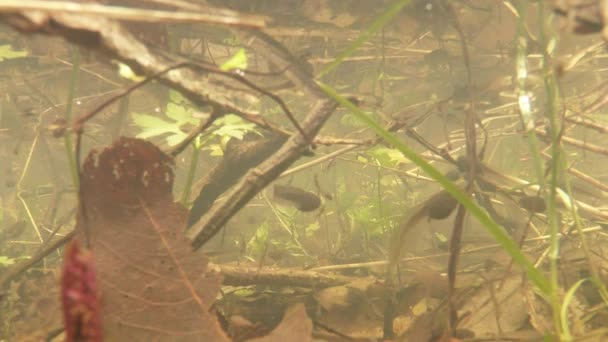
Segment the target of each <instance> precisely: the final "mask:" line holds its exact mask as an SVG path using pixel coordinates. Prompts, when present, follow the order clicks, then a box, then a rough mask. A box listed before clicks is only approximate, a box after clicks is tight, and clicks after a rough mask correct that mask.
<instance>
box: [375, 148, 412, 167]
mask: <svg viewBox="0 0 608 342" xmlns="http://www.w3.org/2000/svg"><path fill="white" fill-rule="evenodd" d="M367 154H369V155H371V156H373V157H374V158H376V160H378V162H380V165H383V166H396V165H398V164H408V163H410V161H409V160H408V159H407V158H405V156H404V155H403V153H401V152H399V150H397V149H395V148H388V147H384V146H378V147H375V148H372V149H370V150H369V151H367Z"/></svg>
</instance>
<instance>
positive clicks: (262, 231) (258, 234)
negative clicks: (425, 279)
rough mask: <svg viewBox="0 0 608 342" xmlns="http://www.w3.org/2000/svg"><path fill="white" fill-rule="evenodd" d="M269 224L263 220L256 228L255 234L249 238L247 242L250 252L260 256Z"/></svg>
mask: <svg viewBox="0 0 608 342" xmlns="http://www.w3.org/2000/svg"><path fill="white" fill-rule="evenodd" d="M269 230H270V225H269V224H268V222H266V221H264V223H262V224H261V225H260V226H259V227H258V229H257V230H256V231H255V235H254V236H253V237H252V238H251V240H249V243H248V244H247V245H248V246H249V250H250V251H251V254H253V255H258V256H261V255H262V253H263V252H264V249H265V248H266V244H267V243H268V236H269Z"/></svg>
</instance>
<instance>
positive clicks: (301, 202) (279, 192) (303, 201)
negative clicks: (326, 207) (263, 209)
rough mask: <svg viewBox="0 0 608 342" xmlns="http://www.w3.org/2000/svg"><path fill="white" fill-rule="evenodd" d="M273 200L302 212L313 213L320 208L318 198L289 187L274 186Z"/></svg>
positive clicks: (308, 192) (307, 192)
mask: <svg viewBox="0 0 608 342" xmlns="http://www.w3.org/2000/svg"><path fill="white" fill-rule="evenodd" d="M274 198H275V199H277V200H279V201H282V202H288V203H289V204H291V205H293V206H294V207H296V208H297V209H298V210H299V211H303V212H309V211H315V210H317V209H318V208H319V207H320V206H321V198H319V196H317V195H315V194H313V193H312V192H310V191H306V190H302V189H300V188H296V187H294V186H289V185H279V184H277V185H275V186H274Z"/></svg>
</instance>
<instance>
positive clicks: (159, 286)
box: [77, 138, 228, 341]
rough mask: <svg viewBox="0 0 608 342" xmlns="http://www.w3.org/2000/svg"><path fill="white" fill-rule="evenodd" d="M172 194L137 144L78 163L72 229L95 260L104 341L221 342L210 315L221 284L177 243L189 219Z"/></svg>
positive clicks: (150, 154) (165, 163)
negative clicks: (80, 165)
mask: <svg viewBox="0 0 608 342" xmlns="http://www.w3.org/2000/svg"><path fill="white" fill-rule="evenodd" d="M172 186H173V172H172V160H171V159H170V158H169V157H168V156H166V155H165V154H163V153H162V152H161V151H160V150H159V149H158V148H157V147H156V146H154V145H153V144H151V143H148V142H145V141H142V140H138V139H131V138H121V139H120V140H119V141H117V142H116V143H114V144H113V145H112V146H111V147H109V148H107V149H105V150H104V151H102V152H101V153H97V152H96V151H93V152H92V153H90V154H89V156H88V157H87V159H86V161H85V162H84V165H83V168H82V174H81V205H82V206H84V207H83V209H84V210H81V215H79V218H78V222H77V229H78V231H79V233H80V234H81V235H85V234H86V235H88V237H89V239H90V242H91V246H92V250H93V252H94V254H95V261H96V263H97V270H98V279H99V284H100V288H101V290H102V296H103V315H104V337H105V339H106V340H108V341H124V340H129V341H153V340H162V341H225V340H227V339H228V338H227V337H226V336H225V334H224V333H223V331H221V329H220V327H219V325H218V324H217V321H216V318H215V316H213V315H211V314H210V313H209V308H210V306H211V305H212V303H213V301H214V300H215V297H216V295H217V293H218V291H219V286H220V277H219V275H217V274H216V273H210V272H207V270H206V267H207V260H206V258H205V257H204V256H203V255H199V254H195V253H193V252H192V250H191V248H190V245H189V243H188V241H187V240H186V239H185V238H184V237H183V234H182V229H183V227H184V226H185V224H186V219H187V214H188V213H187V211H186V209H185V208H183V207H182V206H180V205H179V204H177V203H175V202H174V201H173V196H172V192H171V191H172ZM82 212H84V213H85V214H86V216H85V215H82Z"/></svg>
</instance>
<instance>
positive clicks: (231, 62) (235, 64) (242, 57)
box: [220, 49, 247, 71]
mask: <svg viewBox="0 0 608 342" xmlns="http://www.w3.org/2000/svg"><path fill="white" fill-rule="evenodd" d="M234 69H240V70H245V69H247V54H246V53H245V49H240V50H239V51H237V52H236V53H235V54H234V55H233V56H232V57H230V59H228V60H227V61H225V62H224V63H222V65H220V70H222V71H230V70H234Z"/></svg>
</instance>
